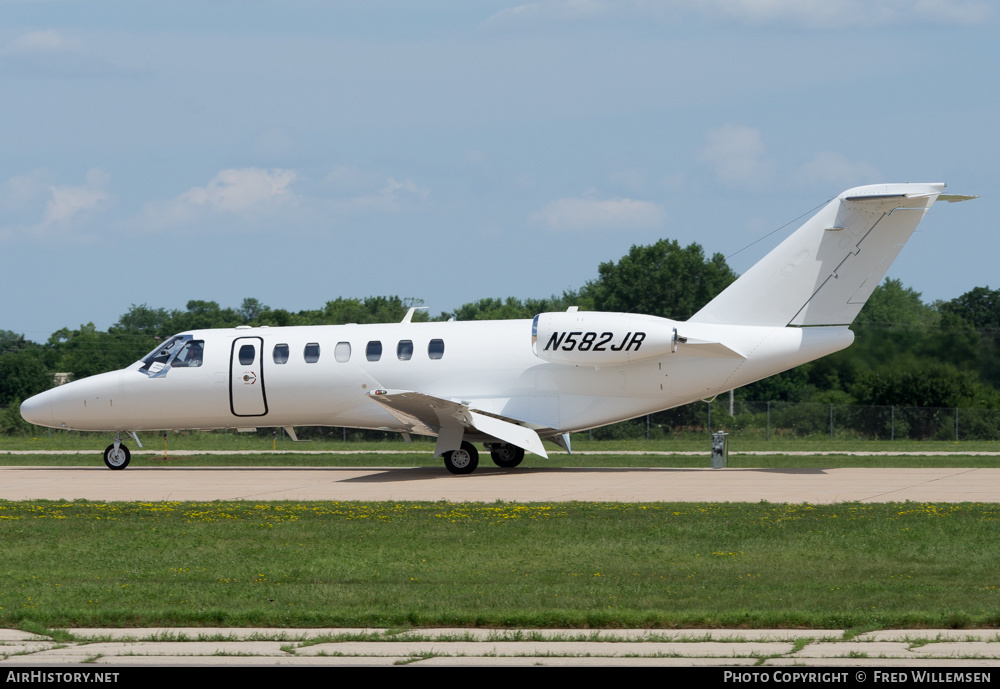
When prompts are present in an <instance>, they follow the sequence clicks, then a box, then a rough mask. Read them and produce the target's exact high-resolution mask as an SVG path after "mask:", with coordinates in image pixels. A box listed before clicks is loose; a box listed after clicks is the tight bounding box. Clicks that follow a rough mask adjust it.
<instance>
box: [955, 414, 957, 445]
mask: <svg viewBox="0 0 1000 689" xmlns="http://www.w3.org/2000/svg"><path fill="white" fill-rule="evenodd" d="M955 442H956V443H957V442H958V407H955Z"/></svg>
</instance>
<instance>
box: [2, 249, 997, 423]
mask: <svg viewBox="0 0 1000 689" xmlns="http://www.w3.org/2000/svg"><path fill="white" fill-rule="evenodd" d="M736 277H737V276H736V274H735V273H734V272H733V271H732V269H731V268H730V267H729V266H728V265H727V264H726V261H725V258H724V257H723V256H722V255H721V254H714V255H712V256H706V255H705V253H704V251H703V249H702V247H701V246H699V245H698V244H694V243H693V244H690V245H689V246H687V247H682V246H680V245H679V244H678V243H677V242H676V241H674V240H667V239H663V240H660V241H658V242H656V243H654V244H650V245H643V246H633V247H632V248H631V249H630V250H629V252H628V254H626V255H625V256H623V257H622V258H620V259H619V260H618V261H609V262H606V263H602V264H601V265H600V266H599V267H598V275H597V277H596V278H595V279H594V280H591V281H589V282H587V283H586V284H585V285H584V286H583V287H581V288H580V289H577V290H568V291H566V292H564V293H563V294H562V295H553V296H550V297H548V298H528V299H523V300H522V299H517V298H514V297H508V298H506V299H496V298H486V299H480V300H478V301H475V302H470V303H467V304H464V305H462V306H460V307H458V308H457V309H455V310H454V311H452V312H443V313H440V314H438V315H437V316H434V317H433V318H432V317H431V316H429V315H428V314H427V312H426V311H422V310H421V311H418V312H417V313H416V314H415V315H414V318H413V320H414V321H426V320H448V319H450V318H454V319H456V320H461V321H469V320H490V319H509V318H532V317H533V316H534V315H535V314H538V313H543V312H546V311H563V310H565V309H566V308H567V307H569V306H578V307H579V308H580V309H581V310H595V311H624V312H633V313H644V314H650V315H654V316H663V317H666V318H673V319H676V320H685V319H687V318H689V317H690V316H692V315H693V314H694V313H695V312H696V311H698V309H700V308H701V307H702V306H703V305H705V304H706V303H708V302H709V301H710V300H711V299H712V298H713V297H714V296H715V295H717V294H718V293H719V292H721V291H722V290H723V289H725V288H726V287H727V286H728V285H729V284H730V283H731V282H732V281H733V280H735V279H736ZM421 304H422V302H421V301H420V300H419V299H410V298H401V297H398V296H373V297H367V298H364V299H354V298H344V297H338V298H336V299H332V300H330V301H327V302H326V303H325V304H324V305H323V307H322V308H318V309H307V310H302V311H297V312H292V311H288V310H286V309H281V308H271V307H270V306H267V305H265V304H262V303H261V302H260V301H258V300H257V299H255V298H247V299H244V300H243V302H242V303H241V304H240V306H239V307H237V308H233V307H226V308H223V307H221V306H220V305H219V304H218V303H217V302H214V301H200V300H192V301H189V302H188V303H187V305H186V308H185V309H183V310H181V309H173V310H168V309H165V308H161V307H151V306H148V305H146V304H141V305H134V304H133V305H132V306H131V307H130V308H129V310H128V311H127V312H126V313H124V314H122V315H121V317H120V318H119V319H118V321H117V322H116V323H115V324H114V325H112V326H111V327H110V328H108V330H107V331H106V332H105V331H100V330H98V329H97V328H96V327H95V326H94V324H93V323H88V324H86V325H81V326H79V327H78V328H76V329H70V328H62V329H61V330H59V331H57V332H55V333H53V334H52V336H51V337H49V339H48V341H47V342H45V343H35V342H32V341H29V340H26V339H25V338H24V336H23V335H19V334H17V333H15V332H11V331H9V330H2V329H0V406H2V405H7V409H6V410H0V432H3V431H11V430H17V429H23V427H24V424H23V422H22V421H21V420H20V416H19V414H17V405H18V404H19V403H20V401H21V400H23V399H26V398H27V397H29V396H31V395H33V394H35V393H37V392H40V391H42V390H45V389H47V388H49V387H52V386H53V385H54V384H55V381H56V374H57V373H58V374H67V375H68V377H69V378H71V379H79V378H83V377H86V376H90V375H94V374H97V373H102V372H104V371H110V370H114V369H119V368H123V367H125V366H128V365H129V364H131V363H133V362H134V361H136V360H138V359H139V358H140V357H142V356H143V355H144V354H146V353H147V352H149V351H151V350H152V349H153V348H154V347H155V346H156V343H157V342H158V341H161V340H163V339H164V338H166V337H169V336H171V335H173V334H176V333H178V332H183V331H186V330H193V329H203V328H227V327H234V326H237V325H251V326H257V325H268V326H272V327H278V326H291V325H322V324H329V325H337V324H343V323H386V322H398V321H399V320H401V319H402V318H403V316H404V315H405V314H406V312H407V310H408V309H409V308H410V307H411V306H419V305H421ZM852 330H854V332H855V334H856V337H855V342H854V344H853V345H852V346H851V347H849V348H848V349H847V350H844V351H841V352H838V353H836V354H833V355H831V356H828V357H825V358H823V359H819V360H817V361H814V362H811V363H809V364H805V365H803V366H799V367H797V368H795V369H793V370H791V371H787V372H785V373H782V374H780V375H777V376H774V377H772V378H768V379H766V380H763V381H760V382H758V383H755V384H753V385H749V386H746V387H744V388H741V389H739V390H737V391H736V397H737V399H742V400H747V401H784V402H821V403H826V404H859V405H882V406H890V405H896V406H912V407H976V408H987V409H1000V351H998V343H997V337H998V333H1000V290H991V289H989V287H976V288H975V289H973V290H971V291H969V292H967V293H965V294H963V295H961V296H959V297H957V298H955V299H952V300H950V301H946V302H944V301H938V302H935V303H933V304H926V303H924V302H923V301H922V300H921V297H920V294H919V293H918V292H916V291H914V290H912V289H910V288H907V287H905V286H903V285H902V284H901V282H900V281H899V280H893V279H889V280H886V281H885V282H884V283H883V284H881V285H880V286H879V287H878V288H876V290H875V291H874V293H873V294H872V296H871V298H870V299H869V301H868V303H867V304H866V305H865V307H864V308H863V309H862V310H861V313H860V314H859V316H858V318H857V319H856V320H855V322H854V324H853V325H852Z"/></svg>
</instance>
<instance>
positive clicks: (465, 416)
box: [368, 390, 548, 457]
mask: <svg viewBox="0 0 1000 689" xmlns="http://www.w3.org/2000/svg"><path fill="white" fill-rule="evenodd" d="M368 398H369V399H371V400H372V401H374V402H376V403H378V404H379V405H380V406H381V407H382V408H383V409H385V410H386V411H387V412H389V413H390V414H392V415H393V416H394V417H395V418H396V419H397V420H398V421H400V422H401V423H403V424H405V425H406V426H407V427H408V428H409V431H410V432H412V433H417V434H420V435H436V436H438V439H439V442H438V445H439V446H440V447H439V448H438V449H437V450H435V454H440V452H441V451H446V450H449V449H458V445H460V444H461V440H462V432H463V431H462V429H472V430H474V431H478V432H479V433H482V434H483V435H488V436H490V437H493V438H496V439H497V440H502V441H503V442H505V443H510V444H511V445H516V446H517V447H520V448H522V449H524V450H527V451H528V452H534V453H535V454H536V455H541V456H542V457H548V454H546V452H545V447H544V446H543V445H542V439H541V438H540V437H539V436H538V433H537V432H536V431H535V430H533V429H531V428H528V427H526V426H522V425H520V424H519V423H518V422H517V420H516V419H505V418H501V417H498V416H495V415H487V414H485V413H483V412H482V411H478V410H474V409H471V408H470V407H469V405H467V404H461V403H459V402H454V401H452V400H447V399H443V398H441V397H434V396H433V395H425V394H423V393H420V392H412V391H409V390H374V391H372V392H369V393H368ZM442 440H444V441H445V442H444V443H443V444H442V442H441V441H442ZM452 445H454V447H452Z"/></svg>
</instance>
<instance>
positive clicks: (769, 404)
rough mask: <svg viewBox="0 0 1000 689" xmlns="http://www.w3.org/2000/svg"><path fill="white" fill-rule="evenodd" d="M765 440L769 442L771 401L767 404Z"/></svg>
mask: <svg viewBox="0 0 1000 689" xmlns="http://www.w3.org/2000/svg"><path fill="white" fill-rule="evenodd" d="M767 439H768V441H770V440H771V401H770V400H768V402H767Z"/></svg>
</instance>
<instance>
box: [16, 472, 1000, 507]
mask: <svg viewBox="0 0 1000 689" xmlns="http://www.w3.org/2000/svg"><path fill="white" fill-rule="evenodd" d="M0 499H3V500H39V499H44V500H74V499H86V500H104V501H116V500H122V501H130V500H138V501H162V500H178V501H188V500H193V501H210V500H362V501H367V500H372V501H375V500H421V501H425V500H430V501H433V500H448V501H451V502H495V501H497V500H503V501H507V502H567V501H598V502H759V501H761V500H766V501H768V502H776V503H786V502H788V503H811V504H830V503H839V502H904V501H906V500H910V501H913V502H1000V469H998V468H979V469H971V468H963V467H953V468H952V467H946V468H932V469H925V468H921V469H907V468H889V469H886V468H848V469H690V468H688V469H676V468H674V469H668V468H596V469H595V468H528V467H519V468H518V469H515V470H500V469H492V468H483V467H481V468H480V469H479V470H478V471H476V472H475V473H473V474H470V475H466V476H455V475H452V474H449V473H447V472H446V471H445V469H444V468H437V467H415V468H399V467H366V468H351V467H281V468H277V467H274V468H272V467H204V468H181V467H130V468H128V469H125V470H123V471H110V470H108V469H106V468H104V467H103V465H102V466H100V467H44V466H40V467H27V466H8V467H0Z"/></svg>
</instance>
